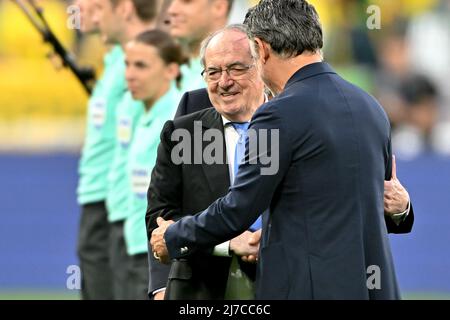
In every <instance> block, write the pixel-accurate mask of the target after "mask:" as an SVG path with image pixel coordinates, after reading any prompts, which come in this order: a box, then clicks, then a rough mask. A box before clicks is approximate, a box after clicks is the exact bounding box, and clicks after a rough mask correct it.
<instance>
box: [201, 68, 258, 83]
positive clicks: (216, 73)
mask: <svg viewBox="0 0 450 320" xmlns="http://www.w3.org/2000/svg"><path fill="white" fill-rule="evenodd" d="M254 66H255V65H254V64H250V65H243V64H237V65H236V64H235V65H231V66H228V67H226V68H225V69H222V68H220V69H219V68H208V69H205V70H203V71H202V73H201V75H202V77H204V78H205V80H206V81H218V80H219V79H220V77H221V76H222V72H223V71H226V72H227V74H228V76H229V77H230V78H233V79H235V78H238V77H240V76H243V75H244V74H245V73H247V71H248V70H249V69H250V68H252V67H254Z"/></svg>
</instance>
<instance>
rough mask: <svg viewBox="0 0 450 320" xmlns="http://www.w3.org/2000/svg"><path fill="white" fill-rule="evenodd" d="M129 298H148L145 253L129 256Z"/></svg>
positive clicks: (146, 258) (146, 259)
mask: <svg viewBox="0 0 450 320" xmlns="http://www.w3.org/2000/svg"><path fill="white" fill-rule="evenodd" d="M128 279H129V286H128V288H129V299H130V300H148V299H149V297H148V257H147V253H141V254H136V255H132V256H130V264H129V269H128Z"/></svg>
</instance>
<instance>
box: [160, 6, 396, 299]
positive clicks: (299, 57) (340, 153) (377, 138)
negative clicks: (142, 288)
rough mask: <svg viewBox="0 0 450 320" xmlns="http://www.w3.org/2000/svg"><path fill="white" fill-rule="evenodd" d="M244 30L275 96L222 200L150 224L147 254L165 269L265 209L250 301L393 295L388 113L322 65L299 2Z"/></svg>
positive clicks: (266, 12)
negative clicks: (386, 189)
mask: <svg viewBox="0 0 450 320" xmlns="http://www.w3.org/2000/svg"><path fill="white" fill-rule="evenodd" d="M245 24H246V25H247V26H248V28H249V36H250V39H251V43H252V45H253V51H254V54H255V56H256V64H257V67H258V69H259V70H260V72H261V75H262V78H263V80H264V82H265V84H266V86H267V87H268V88H270V90H271V91H272V92H273V93H274V95H275V98H274V99H272V100H271V101H269V102H267V103H265V104H264V105H263V106H261V107H260V108H259V109H258V110H257V111H256V112H255V114H254V116H253V118H252V120H251V123H250V127H249V130H253V132H255V134H254V135H253V136H252V137H253V139H256V142H255V141H251V135H249V140H248V148H247V154H246V156H247V157H246V158H247V161H246V162H244V163H243V164H241V165H240V166H239V171H238V174H237V176H236V180H235V183H234V185H233V186H232V187H231V188H230V190H229V192H228V194H227V195H226V196H224V197H222V198H219V199H218V200H217V201H215V202H214V203H213V204H211V205H210V206H209V207H208V208H207V209H206V210H205V211H203V212H201V213H199V214H197V215H195V216H188V217H184V218H182V219H180V220H179V221H178V222H176V223H173V221H164V220H163V219H162V218H158V225H159V228H157V229H155V230H154V231H153V233H152V239H151V245H152V250H153V252H154V254H155V256H158V257H159V259H160V260H161V261H162V262H167V261H168V260H169V257H170V258H172V259H176V258H185V257H188V256H190V255H192V254H194V253H195V252H198V251H199V250H203V249H205V248H208V247H210V246H213V245H216V244H219V243H221V242H223V241H225V240H227V239H230V238H233V237H235V236H237V235H238V234H240V233H242V232H243V231H244V230H246V229H247V228H248V227H249V226H250V225H251V224H252V223H253V221H255V219H256V218H257V217H258V215H259V214H260V213H261V212H263V211H264V209H266V208H269V210H268V213H267V214H265V216H264V217H263V228H262V229H263V232H262V233H263V234H262V240H261V244H260V246H261V249H260V256H259V262H258V275H257V289H256V298H257V299H398V298H399V297H400V295H399V290H398V285H397V280H396V275H395V270H394V265H393V260H392V256H391V250H390V245H389V239H388V236H387V227H386V224H385V219H384V207H383V186H384V181H385V180H390V177H391V172H392V155H391V142H390V126H389V121H388V118H387V116H386V114H385V113H384V111H383V109H382V107H381V106H380V105H379V104H378V103H377V101H376V100H375V99H374V98H373V97H371V96H370V95H368V94H367V93H365V92H364V91H362V90H361V89H359V88H357V87H355V86H354V85H352V84H350V83H348V82H346V81H345V80H343V79H342V78H341V77H340V76H339V75H337V74H336V73H335V72H334V71H333V69H332V68H331V67H330V66H329V65H328V64H326V63H324V62H322V56H321V48H322V45H323V42H322V29H321V25H320V22H319V19H318V16H317V13H316V11H315V9H314V8H313V7H312V6H311V5H309V4H308V3H307V2H306V1H302V0H284V1H279V0H262V1H261V2H260V3H259V4H258V5H257V6H255V7H254V8H252V9H250V11H249V13H248V14H247V17H246V20H245ZM264 135H266V136H264ZM267 135H269V138H268V139H267ZM271 137H275V139H271ZM262 140H265V142H266V146H265V147H264V143H263V144H262V145H263V147H261V144H260V143H261V142H262ZM252 146H253V148H252ZM254 146H259V148H256V150H255V148H254ZM269 154H270V156H271V158H272V159H275V160H276V161H275V163H270V167H268V166H267V161H266V160H267V158H268V155H269ZM274 155H275V157H274ZM274 168H275V172H274ZM388 227H389V226H388Z"/></svg>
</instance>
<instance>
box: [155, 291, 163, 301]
mask: <svg viewBox="0 0 450 320" xmlns="http://www.w3.org/2000/svg"><path fill="white" fill-rule="evenodd" d="M165 293H166V290H162V291H159V292H158V293H156V294H155V295H154V296H153V300H164V294H165Z"/></svg>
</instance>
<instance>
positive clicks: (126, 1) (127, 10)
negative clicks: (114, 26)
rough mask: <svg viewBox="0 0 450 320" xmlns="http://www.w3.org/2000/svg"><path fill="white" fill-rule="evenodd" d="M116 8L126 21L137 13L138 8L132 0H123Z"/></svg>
mask: <svg viewBox="0 0 450 320" xmlns="http://www.w3.org/2000/svg"><path fill="white" fill-rule="evenodd" d="M116 10H117V12H118V13H119V14H120V15H121V16H122V17H123V18H124V19H125V21H130V20H131V18H132V17H133V16H135V15H136V8H135V7H134V4H133V1H131V0H121V1H120V2H119V3H118V4H117V8H116Z"/></svg>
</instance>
